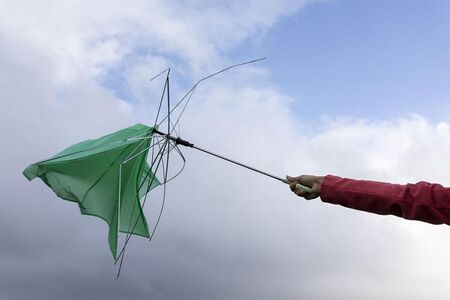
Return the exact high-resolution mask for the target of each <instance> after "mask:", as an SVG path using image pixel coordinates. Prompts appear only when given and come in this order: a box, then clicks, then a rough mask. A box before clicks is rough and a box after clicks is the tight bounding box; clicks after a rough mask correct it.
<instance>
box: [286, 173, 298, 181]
mask: <svg viewBox="0 0 450 300" xmlns="http://www.w3.org/2000/svg"><path fill="white" fill-rule="evenodd" d="M300 177H301V176H296V177H294V176H289V175H287V176H286V179H287V180H288V181H289V182H295V181H299V180H300Z"/></svg>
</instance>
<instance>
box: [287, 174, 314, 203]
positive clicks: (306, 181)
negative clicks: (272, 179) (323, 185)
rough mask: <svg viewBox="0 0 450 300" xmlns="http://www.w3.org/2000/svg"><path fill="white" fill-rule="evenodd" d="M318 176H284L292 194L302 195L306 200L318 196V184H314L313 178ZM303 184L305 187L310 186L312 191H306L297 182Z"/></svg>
mask: <svg viewBox="0 0 450 300" xmlns="http://www.w3.org/2000/svg"><path fill="white" fill-rule="evenodd" d="M316 178H318V177H316V176H311V175H301V176H295V177H294V176H286V179H287V180H288V181H289V188H290V189H291V191H292V192H294V194H296V195H297V196H299V197H303V198H305V199H306V200H311V199H314V198H317V197H318V196H319V186H318V185H317V184H315V181H314V180H315V179H316ZM299 183H300V184H301V185H305V186H307V187H311V188H312V191H311V192H307V191H305V190H304V189H302V188H300V187H299V186H298V184H299Z"/></svg>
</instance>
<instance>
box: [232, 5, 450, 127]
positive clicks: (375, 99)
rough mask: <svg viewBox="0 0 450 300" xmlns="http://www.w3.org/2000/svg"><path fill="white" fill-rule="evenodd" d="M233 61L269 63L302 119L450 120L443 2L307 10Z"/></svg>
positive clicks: (449, 9)
mask: <svg viewBox="0 0 450 300" xmlns="http://www.w3.org/2000/svg"><path fill="white" fill-rule="evenodd" d="M235 56H236V57H259V56H266V57H268V58H269V60H268V61H266V62H265V64H267V66H268V68H269V69H270V71H271V73H272V77H273V80H274V81H276V82H277V84H278V85H279V87H280V88H281V89H282V90H283V91H285V92H287V93H288V94H289V95H290V96H292V97H294V98H295V100H296V102H295V106H296V107H297V109H295V111H296V112H297V113H298V115H299V116H300V117H301V118H302V119H308V120H311V121H313V120H314V119H315V118H317V116H318V115H327V116H332V117H337V116H350V117H354V118H369V119H385V118H394V117H399V116H405V115H407V114H410V113H419V114H421V115H423V116H426V117H429V118H431V119H435V120H439V119H446V120H448V118H449V117H450V71H449V70H450V2H449V1H440V0H430V1H403V0H396V1H387V0H386V1H358V0H347V1H329V2H324V3H315V4H312V5H307V6H306V7H305V8H304V9H303V10H300V11H299V12H298V13H297V14H295V15H293V16H289V17H286V18H284V19H281V21H280V22H278V23H277V24H276V25H275V26H274V28H273V29H271V30H269V31H268V32H267V35H266V36H265V37H264V38H263V39H261V40H258V42H256V43H246V44H243V45H241V47H239V48H238V50H236V52H235Z"/></svg>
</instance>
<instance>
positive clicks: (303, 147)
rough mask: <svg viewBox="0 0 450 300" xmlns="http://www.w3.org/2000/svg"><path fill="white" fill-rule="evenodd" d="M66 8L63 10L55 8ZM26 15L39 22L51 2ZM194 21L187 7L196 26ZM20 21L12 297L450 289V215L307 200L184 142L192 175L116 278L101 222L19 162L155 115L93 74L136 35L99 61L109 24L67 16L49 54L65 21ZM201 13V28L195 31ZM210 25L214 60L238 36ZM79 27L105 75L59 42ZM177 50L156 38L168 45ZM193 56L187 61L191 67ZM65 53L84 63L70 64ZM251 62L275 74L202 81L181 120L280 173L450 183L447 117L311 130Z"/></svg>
mask: <svg viewBox="0 0 450 300" xmlns="http://www.w3.org/2000/svg"><path fill="white" fill-rule="evenodd" d="M301 3H303V2H301ZM55 5H56V4H55ZM58 5H59V6H62V7H65V5H64V4H58ZM58 5H56V6H55V7H53V8H54V9H56V10H58ZM253 5H257V3H256V2H255V4H253ZM297 6H301V4H298V5H297ZM95 7H97V6H95ZM99 7H101V6H99ZM114 7H116V6H114V5H113V8H109V9H107V10H106V12H105V16H103V18H105V19H106V20H113V21H111V23H108V24H117V23H116V22H117V21H115V20H117V18H120V17H121V16H122V15H121V13H120V12H117V11H116V10H115V9H114ZM280 7H284V9H285V10H283V11H281V12H277V13H275V15H273V16H272V15H271V16H270V17H268V20H269V21H264V22H267V23H265V24H262V25H261V23H264V22H263V21H261V18H262V16H264V15H266V13H261V12H258V14H257V15H255V16H253V17H254V19H252V18H250V21H248V23H246V25H245V26H248V27H249V28H248V29H246V30H244V31H243V32H242V33H241V35H240V37H236V39H245V38H246V37H247V36H249V35H251V34H253V33H254V32H255V31H258V30H263V29H264V28H268V26H270V25H271V24H272V23H273V22H274V20H276V19H277V18H278V17H280V16H282V15H284V14H285V13H286V9H287V8H286V7H289V5H288V4H286V6H284V5H281V6H280ZM15 8H16V9H18V7H15ZM49 8H50V7H49ZM116 8H117V7H116ZM144 8H145V6H144ZM159 9H162V10H163V12H164V9H163V8H161V7H159ZM260 9H262V10H264V9H263V8H260ZM211 10H214V11H216V10H217V14H216V15H214V16H220V15H222V14H225V15H226V16H225V17H223V18H220V19H218V23H217V25H216V26H220V24H221V23H220V22H219V21H222V22H224V23H226V20H227V15H228V14H230V12H229V11H227V10H225V11H224V12H221V9H215V8H211ZM63 11H65V10H63ZM95 11H97V12H98V11H101V9H100V8H98V9H97V10H95ZM136 11H138V10H136ZM192 11H193V12H194V11H196V10H195V8H193V9H192ZM258 11H259V10H258ZM134 13H136V14H137V15H138V16H141V15H140V14H138V13H137V12H134ZM231 13H232V12H231ZM269 13H270V14H272V12H269ZM269 13H267V14H269ZM3 14H4V13H3ZM27 14H29V15H30V16H31V20H33V18H37V16H45V15H46V14H47V12H45V11H43V12H38V13H36V14H35V13H33V12H32V11H28V12H27ZM132 16H134V15H133V14H132ZM141 17H142V16H141ZM68 18H69V19H70V22H68V23H67V24H69V25H70V24H78V23H79V22H80V19H79V18H81V20H83V18H82V14H80V13H79V12H74V13H73V14H70V15H69V16H68ZM244 19H245V18H244ZM3 20H5V19H3ZM167 20H170V18H168V19H167ZM190 20H191V18H189V17H187V21H186V24H188V25H189V24H191V23H190ZM205 20H207V19H205ZM251 20H256V21H251ZM258 20H259V21H258ZM15 22H18V21H17V20H14V22H12V23H7V22H6V21H3V23H1V24H2V28H3V31H2V32H3V33H2V35H1V37H2V40H1V41H2V43H1V44H2V45H6V46H5V47H1V48H0V65H1V66H2V69H1V71H0V99H1V102H0V111H1V113H0V114H1V118H0V120H1V122H2V123H1V127H0V134H1V136H2V138H3V139H2V147H1V150H0V151H1V153H0V154H1V156H2V157H3V158H4V159H3V160H2V162H3V164H2V170H3V171H2V172H1V175H0V190H1V201H2V204H3V206H2V209H0V241H1V242H0V268H1V270H2V272H0V297H1V298H2V299H61V298H64V299H124V298H135V299H148V298H152V299H211V298H214V299H249V298H250V299H273V298H277V299H298V298H305V299H348V298H358V297H359V298H364V299H380V298H386V299H398V298H406V297H408V299H423V298H426V297H427V295H428V292H429V291H430V290H432V291H433V292H432V293H433V299H446V297H447V296H446V295H447V293H446V289H447V287H446V281H445V279H444V280H442V279H440V278H447V277H448V276H447V275H449V274H448V273H449V271H448V270H447V268H446V265H448V263H447V262H448V250H450V242H447V241H448V239H447V237H446V235H447V231H446V230H445V227H442V226H440V227H437V226H429V225H425V224H421V223H419V222H406V221H402V220H399V219H396V218H394V217H380V216H374V215H369V214H365V213H360V212H355V211H351V210H348V209H344V208H339V207H336V206H331V205H325V204H323V203H321V202H320V201H312V202H304V201H301V200H299V199H297V198H295V197H294V196H292V195H291V194H290V191H289V190H288V189H287V188H286V187H285V186H284V185H282V184H280V183H278V182H272V181H271V180H269V179H267V178H263V177H259V176H258V175H255V174H252V173H249V172H248V171H246V170H241V169H239V168H236V167H234V166H231V165H228V164H226V163H224V162H221V161H217V160H215V159H212V158H210V157H207V156H204V155H203V154H201V153H196V152H194V151H192V150H186V151H185V152H184V153H185V155H186V157H187V160H188V164H187V167H186V170H185V172H184V173H182V175H181V176H180V177H178V178H177V179H176V180H175V181H173V182H172V183H171V184H170V185H169V194H168V198H167V203H166V208H165V212H164V215H163V219H162V221H161V224H160V227H159V228H158V232H157V235H156V237H155V239H154V240H153V241H152V243H151V244H149V243H148V241H146V240H145V239H142V238H135V239H133V240H132V243H131V244H130V246H129V247H128V250H127V256H126V260H125V264H124V269H123V274H122V277H121V279H120V281H119V282H116V281H115V272H116V267H115V266H114V265H113V261H112V258H111V256H110V253H109V249H108V245H107V237H106V235H107V226H106V225H105V224H104V222H102V221H101V220H98V219H96V218H92V217H87V216H81V215H80V214H79V212H78V209H77V207H76V205H74V204H73V203H69V202H66V201H63V200H60V199H58V198H56V197H55V196H54V195H53V193H52V192H51V191H49V190H48V188H46V187H45V185H44V184H42V182H39V181H37V180H35V181H33V182H31V183H28V182H27V181H26V179H25V178H24V177H23V176H22V175H21V171H22V170H23V168H24V167H25V166H26V165H27V164H29V163H31V162H34V161H36V160H39V159H42V158H45V157H46V156H49V155H51V154H53V153H54V152H56V151H59V150H60V149H61V148H63V147H65V146H67V145H70V144H72V143H74V142H78V141H79V140H83V139H86V138H92V137H96V136H98V135H102V134H105V133H108V132H111V131H114V130H116V129H119V128H121V127H124V126H127V125H129V124H131V123H132V122H134V121H136V120H138V121H141V122H142V121H147V120H148V119H147V117H145V118H144V117H143V114H141V113H140V111H141V110H140V107H141V106H140V105H141V103H131V104H130V103H126V102H124V101H122V100H121V99H118V98H117V97H116V96H115V95H114V94H113V93H112V92H111V91H110V90H108V89H106V88H105V87H102V86H101V85H99V84H98V82H97V81H96V80H95V79H96V78H97V77H96V76H98V73H97V72H98V71H101V70H103V71H105V70H107V69H108V67H109V66H110V65H113V64H115V63H117V60H121V59H125V58H124V57H125V56H122V55H123V54H121V53H125V52H126V51H127V50H126V49H125V50H120V49H121V47H125V46H124V45H123V44H119V45H118V46H117V47H118V48H117V49H119V50H120V51H119V50H114V49H116V48H114V47H116V46H114V45H115V44H114V43H115V42H111V41H110V42H108V43H107V45H110V46H109V47H111V48H108V49H112V50H111V52H112V53H113V54H114V53H116V51H117V53H119V54H118V55H119V56H118V58H117V57H116V58H114V55H112V56H109V57H110V58H109V59H108V60H107V61H106V60H105V59H103V58H98V59H97V58H95V53H96V52H95V51H94V52H93V53H91V52H90V51H91V50H89V51H87V52H84V51H85V50H86V49H85V46H86V43H87V42H86V41H91V39H93V40H95V39H98V38H99V37H104V36H105V35H107V34H106V33H108V32H109V31H108V30H107V29H105V28H103V27H101V28H99V29H98V30H97V31H95V30H94V31H93V33H88V35H89V34H93V37H88V38H86V39H85V36H84V35H81V37H80V36H79V34H80V32H82V31H78V30H76V31H75V32H72V31H71V30H68V29H64V28H62V29H61V32H62V33H67V34H68V36H67V37H61V39H62V40H61V41H57V42H56V43H55V44H51V45H50V48H49V49H50V50H49V51H44V50H45V49H44V50H43V49H40V48H39V47H37V46H36V45H37V44H39V42H42V41H46V42H48V43H50V42H51V41H52V40H53V38H54V37H53V36H52V35H51V34H50V36H51V38H48V37H46V36H45V34H46V33H47V34H48V33H52V34H53V31H52V30H55V33H54V34H56V33H58V30H57V28H56V29H51V30H50V29H49V28H48V27H46V26H50V25H54V23H53V21H51V20H50V21H49V24H47V25H46V24H44V25H43V27H42V29H43V33H42V34H43V36H36V37H34V39H33V38H29V39H31V41H30V40H29V39H27V38H26V37H27V35H26V34H25V33H27V30H31V32H32V33H34V32H35V30H36V29H29V28H28V29H27V28H25V29H24V28H23V27H18V31H19V33H20V34H19V35H18V37H13V35H12V34H11V32H9V31H8V28H9V29H10V28H11V27H8V26H13V25H14V26H16V25H15ZM202 22H205V21H201V22H200V23H201V24H200V25H199V24H196V23H193V25H190V26H193V27H194V28H198V27H201V26H202ZM246 22H247V21H246ZM11 24H13V25H11ZM119 24H120V22H119ZM144 24H147V23H145V22H144ZM182 24H184V23H182ZM254 24H256V25H254ZM67 26H68V25H67ZM86 26H87V25H86ZM228 26H231V29H227V32H229V31H230V32H232V31H234V30H235V26H242V25H241V24H232V25H227V28H228ZM245 26H244V27H245ZM63 27H64V26H63ZM74 28H76V27H74ZM91 28H92V27H88V29H91ZM220 28H221V27H220ZM175 29H176V28H175ZM175 29H174V30H175ZM5 30H6V31H8V33H6V31H5ZM161 30H162V29H161V28H159V29H155V32H156V33H154V34H159V35H160V36H161V37H163V38H166V36H167V35H166V34H165V33H164V31H161ZM178 30H182V31H183V32H185V31H184V30H185V29H178ZM210 30H211V32H210V33H208V34H207V35H206V36H202V35H200V33H198V31H196V30H194V31H193V32H192V36H189V37H191V38H192V40H193V42H192V43H193V45H192V46H190V47H188V50H186V51H187V52H189V53H190V54H189V55H190V56H189V57H191V56H192V57H193V56H195V57H200V56H201V55H206V57H208V58H210V56H208V55H209V52H208V49H209V48H208V47H206V50H205V51H206V52H203V50H195V49H197V47H199V46H198V45H200V46H202V47H199V48H202V49H203V46H204V45H208V44H209V43H210V44H212V45H214V47H213V49H216V50H217V49H221V47H225V46H223V45H222V44H221V43H222V42H219V41H215V40H214V39H213V38H212V37H211V35H212V33H216V31H215V30H213V29H210ZM217 30H218V31H220V30H219V29H217ZM177 32H178V31H176V30H175V33H176V34H175V36H177V37H178V36H179V33H177ZM113 33H114V32H113ZM113 35H114V34H113ZM197 35H199V36H197ZM124 36H127V35H126V34H124ZM150 36H151V35H150ZM168 36H170V34H169V35H168ZM69 37H73V38H74V39H75V42H74V43H75V45H76V46H77V45H78V46H79V49H82V50H80V52H79V53H81V54H80V56H79V57H77V55H75V56H73V58H74V59H75V62H76V63H80V64H81V65H82V66H83V67H82V70H84V71H85V70H86V69H90V68H94V69H95V71H92V72H93V73H92V74H94V75H92V74H90V75H89V76H82V75H80V74H82V73H83V72H81V71H80V70H78V69H77V68H76V67H74V65H72V64H71V63H70V60H69V62H68V61H67V60H68V59H69V57H70V55H68V54H67V53H64V52H61V53H59V52H58V51H56V50H55V49H57V48H58V47H59V46H61V45H62V44H64V43H68V42H69V41H70V38H69ZM47 38H48V39H47ZM36 39H37V40H38V42H36ZM168 39H169V38H168ZM229 39H231V41H227V42H224V43H225V44H226V45H228V47H232V46H233V45H235V43H237V42H236V41H234V40H232V38H231V37H229ZM117 41H120V39H118V40H117ZM87 44H89V43H87ZM167 44H168V45H169V46H166V47H167V49H168V48H170V49H172V50H171V51H174V52H176V53H179V52H180V51H181V50H183V49H182V47H181V46H176V45H175V46H173V45H172V44H170V41H167ZM107 45H105V46H104V47H107ZM170 45H172V46H170ZM78 46H77V47H78ZM52 47H53V48H52ZM61 47H63V48H62V49H65V48H64V47H66V46H64V45H63V46H61ZM77 47H75V48H74V49H73V51H75V50H76V49H78V48H77ZM171 47H172V48H171ZM167 49H166V48H164V49H163V50H161V49H159V51H157V50H154V51H155V53H156V52H163V53H166V52H165V51H168V52H170V51H169V50H167ZM174 49H176V50H174ZM180 49H181V50H180ZM193 49H194V50H193ZM55 51H56V52H55ZM105 51H106V50H105ZM122 51H123V52H122ZM183 51H184V50H183ZM213 52H215V50H214V51H213ZM55 53H56V54H57V55H56V56H54V55H55ZM69 53H72V54H74V53H75V54H76V53H78V52H69ZM58 55H60V56H58ZM214 55H218V54H214ZM111 57H112V58H111ZM150 57H151V58H150V59H149V61H150V62H152V63H154V64H155V69H158V68H160V67H161V66H162V65H163V64H164V63H165V61H169V62H170V55H167V56H160V58H158V59H156V60H157V61H156V62H155V61H154V60H153V59H152V58H153V57H154V56H153V55H150ZM155 57H158V55H156V54H155ZM180 57H183V56H182V55H181V54H180ZM219 60H226V59H225V58H222V57H221V58H220V59H219ZM76 63H75V65H76ZM216 63H217V62H213V63H211V65H212V66H214V65H215V64H216ZM188 64H189V63H183V64H182V66H184V67H185V68H190V67H186V65H188ZM198 65H199V66H197V67H198V68H199V69H202V68H203V67H202V66H200V65H201V64H200V63H199V64H198ZM62 66H63V67H64V68H66V69H64V68H63V69H64V70H65V72H66V71H67V70H70V72H69V71H67V72H69V73H70V74H72V75H71V76H68V75H67V74H68V73H65V75H64V74H63V75H61V72H62V71H61V67H62ZM67 68H68V69H67ZM208 68H212V67H211V66H209V65H208ZM192 69H194V68H192ZM129 70H130V71H129V75H127V79H129V82H130V83H129V84H130V86H132V85H133V84H132V83H136V82H140V80H141V78H142V77H145V76H146V74H145V73H146V72H147V70H144V71H140V70H136V69H135V67H130V69H129ZM189 70H191V69H189ZM63 73H64V72H63ZM73 74H76V75H73ZM249 74H251V75H255V74H257V76H258V78H259V79H260V80H262V81H265V82H267V81H269V80H268V79H267V78H266V77H265V75H264V72H263V71H262V70H257V69H242V70H240V71H239V72H234V73H231V74H230V73H229V74H227V75H224V76H222V77H221V78H220V80H215V81H214V82H211V83H210V84H207V85H205V86H204V87H203V88H202V89H199V91H198V94H197V96H196V98H195V101H194V102H193V103H192V106H191V107H190V109H189V112H188V113H187V114H186V115H185V118H184V119H183V124H184V125H183V128H182V129H183V135H184V136H185V137H186V138H188V139H191V140H192V141H193V142H195V143H198V144H199V145H201V146H204V147H205V148H209V149H211V150H214V151H217V152H219V153H225V154H227V155H229V156H231V157H233V158H236V159H238V160H241V161H245V162H248V163H250V164H252V165H255V166H258V167H261V168H263V169H267V170H269V171H272V172H274V173H275V174H280V175H282V174H285V173H288V172H289V173H291V172H293V173H299V172H302V173H303V172H305V173H309V172H312V173H322V174H323V173H325V172H330V170H331V171H332V172H336V173H338V174H343V175H347V176H356V177H370V178H373V179H389V180H394V181H415V180H420V179H428V180H435V181H441V182H448V181H449V180H450V178H449V176H448V174H446V173H445V172H444V171H440V170H439V168H437V167H436V168H430V167H429V166H430V165H432V166H442V165H445V164H448V163H449V159H450V158H449V157H448V155H447V153H449V152H450V151H449V150H450V142H449V141H450V139H449V135H450V129H449V125H448V123H445V122H443V123H440V124H432V123H431V122H429V121H427V120H424V119H422V118H420V117H418V116H415V117H409V118H405V119H401V120H392V121H380V122H368V121H361V120H359V121H358V120H333V121H329V122H326V121H324V122H321V123H320V124H321V126H322V128H320V129H316V128H311V127H310V126H307V125H305V124H301V123H300V121H299V120H297V119H296V118H295V117H294V116H292V115H291V113H290V109H289V108H290V105H292V103H293V101H294V99H290V98H289V97H287V96H286V95H283V94H282V93H281V92H280V91H279V90H277V89H276V87H273V86H272V85H270V81H269V84H267V85H264V87H262V86H261V84H259V85H258V83H257V82H254V81H252V80H251V79H249V78H251V76H249ZM68 78H70V80H68ZM190 80H192V78H190ZM138 86H139V84H136V87H133V90H134V91H136V94H139V93H140V92H143V93H145V91H138V90H137V89H138V88H137V87H138ZM212 128H213V130H212ZM447 173H448V172H447ZM405 174H406V175H405ZM160 196H161V191H155V192H154V193H152V194H151V195H150V197H151V199H150V202H149V206H147V207H146V208H145V211H146V214H147V215H148V216H149V220H151V221H154V220H155V216H156V215H157V212H158V208H159V207H158V204H159V202H158V200H160V199H161V197H160ZM152 224H153V223H152Z"/></svg>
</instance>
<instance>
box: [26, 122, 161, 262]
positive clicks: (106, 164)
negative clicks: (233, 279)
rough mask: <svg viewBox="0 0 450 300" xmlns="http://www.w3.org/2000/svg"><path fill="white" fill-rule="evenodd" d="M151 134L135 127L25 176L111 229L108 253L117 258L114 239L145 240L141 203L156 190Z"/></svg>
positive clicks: (70, 150)
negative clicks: (125, 236) (121, 236)
mask: <svg viewBox="0 0 450 300" xmlns="http://www.w3.org/2000/svg"><path fill="white" fill-rule="evenodd" d="M152 135H153V128H152V127H149V126H146V125H142V124H136V125H134V126H131V127H128V128H125V129H122V130H119V131H117V132H115V133H112V134H109V135H106V136H103V137H100V138H97V139H93V140H87V141H84V142H81V143H78V144H75V145H73V146H70V147H68V148H67V149H65V150H63V151H62V152H60V153H58V154H56V155H55V156H53V157H51V158H49V159H47V160H44V161H40V162H38V163H35V164H32V165H30V166H29V167H27V168H26V169H25V171H24V172H23V174H24V175H25V176H26V177H27V178H28V180H32V179H33V178H36V177H39V178H41V179H42V181H44V182H45V184H47V185H48V186H49V187H50V188H51V189H52V190H53V191H54V192H55V193H56V195H57V196H58V197H60V198H63V199H65V200H69V201H73V202H76V203H77V204H78V207H79V208H80V212H81V213H82V214H84V215H92V216H96V217H99V218H102V219H103V220H105V221H106V223H108V225H109V234H108V240H109V247H110V249H111V252H112V254H113V256H114V258H116V255H117V242H118V238H117V237H118V233H119V232H125V233H131V234H135V235H140V236H144V237H149V230H148V225H147V221H146V219H145V215H144V214H143V213H142V208H141V205H140V202H139V199H140V198H141V197H142V196H143V195H144V193H145V192H146V191H148V190H150V189H152V188H154V187H156V186H157V185H159V184H160V182H159V181H158V179H156V177H155V176H154V174H153V172H152V171H151V169H150V166H149V165H148V164H147V154H148V150H149V145H150V143H151V139H152Z"/></svg>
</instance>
